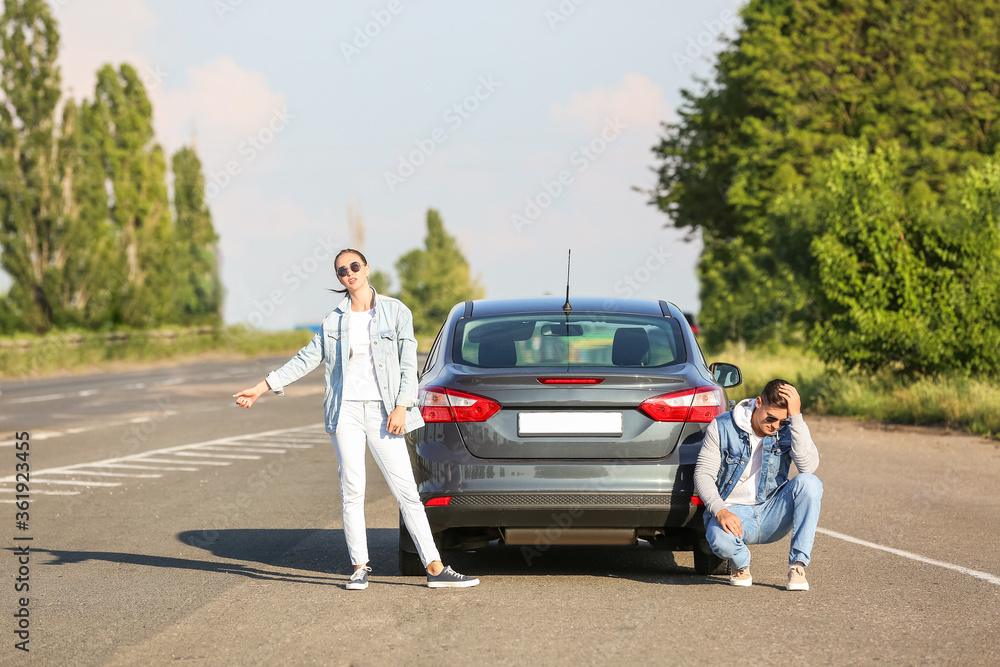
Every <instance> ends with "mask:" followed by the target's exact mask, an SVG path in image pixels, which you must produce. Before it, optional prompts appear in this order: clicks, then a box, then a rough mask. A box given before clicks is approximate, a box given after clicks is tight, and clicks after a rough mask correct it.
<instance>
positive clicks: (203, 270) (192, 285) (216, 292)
mask: <svg viewBox="0 0 1000 667" xmlns="http://www.w3.org/2000/svg"><path fill="white" fill-rule="evenodd" d="M173 172H174V214H175V219H176V224H175V232H176V238H177V252H176V265H175V268H174V272H175V274H176V276H177V281H178V285H177V290H176V292H175V293H174V301H175V312H176V313H177V314H178V316H179V318H180V322H181V323H182V324H190V323H218V322H219V321H220V320H221V314H220V309H221V308H222V283H221V281H220V280H219V268H218V246H217V243H218V240H219V237H218V235H217V234H216V233H215V228H214V227H213V225H212V214H211V212H210V211H209V210H208V206H207V204H206V203H205V177H204V175H203V174H202V171H201V160H199V159H198V155H197V153H195V150H194V148H190V147H185V148H182V149H180V150H179V151H177V152H176V153H175V154H174V157H173Z"/></svg>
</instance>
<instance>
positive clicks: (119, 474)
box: [46, 468, 163, 478]
mask: <svg viewBox="0 0 1000 667" xmlns="http://www.w3.org/2000/svg"><path fill="white" fill-rule="evenodd" d="M46 474H47V475H97V476H98V477H146V478H153V477H163V475H150V474H149V473H136V472H102V471H100V470H84V469H83V468H77V469H76V470H50V471H48V472H47V473H46Z"/></svg>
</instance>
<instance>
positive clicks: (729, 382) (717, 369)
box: [708, 361, 743, 389]
mask: <svg viewBox="0 0 1000 667" xmlns="http://www.w3.org/2000/svg"><path fill="white" fill-rule="evenodd" d="M708 370H710V371H712V377H713V378H714V379H715V381H716V382H718V383H719V384H720V385H721V386H722V387H723V388H724V389H729V388H730V387H737V386H739V385H741V384H743V373H741V372H740V368H739V366H736V365H734V364H727V363H726V362H724V361H717V362H715V363H714V364H712V365H710V366H709V367H708Z"/></svg>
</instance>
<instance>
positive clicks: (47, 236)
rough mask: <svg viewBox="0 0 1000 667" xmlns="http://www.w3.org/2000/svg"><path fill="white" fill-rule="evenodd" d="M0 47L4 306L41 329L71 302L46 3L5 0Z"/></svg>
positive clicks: (56, 80)
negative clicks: (8, 280) (9, 283)
mask: <svg viewBox="0 0 1000 667" xmlns="http://www.w3.org/2000/svg"><path fill="white" fill-rule="evenodd" d="M0 48H2V56H0V90H2V93H3V96H2V99H0V239H2V244H3V255H2V266H3V268H4V269H5V270H6V271H7V272H8V273H9V274H10V275H11V277H12V278H13V281H14V284H13V287H12V288H11V290H10V292H9V294H8V297H7V298H9V299H10V301H11V303H10V304H9V305H8V306H7V309H6V310H7V312H8V314H10V313H14V312H16V313H19V316H20V318H21V319H22V323H21V324H22V325H23V326H27V327H28V328H30V329H33V330H35V331H37V332H45V331H48V330H49V329H50V328H51V327H52V325H53V323H54V322H55V321H57V320H58V319H60V318H61V317H63V316H64V315H65V311H66V310H67V308H68V307H69V304H68V303H66V300H65V294H66V292H67V290H66V287H65V285H64V278H65V275H64V269H65V266H66V263H67V261H68V259H69V258H68V247H67V243H66V241H67V235H68V233H69V232H70V230H69V227H70V226H71V222H70V221H68V220H67V219H66V216H65V202H64V200H63V192H62V187H61V186H62V182H61V179H60V172H61V171H62V169H63V166H64V165H62V164H61V154H60V148H61V146H62V143H61V142H60V140H59V137H58V132H57V123H56V105H57V104H58V102H59V95H60V90H59V84H60V76H59V68H58V67H57V65H56V58H57V56H58V53H59V33H58V31H57V30H56V24H55V20H54V19H53V18H52V15H51V12H50V11H49V7H48V5H47V4H46V3H45V2H43V1H42V0H6V1H5V2H4V10H3V15H2V16H0ZM10 321H11V320H9V319H8V322H10Z"/></svg>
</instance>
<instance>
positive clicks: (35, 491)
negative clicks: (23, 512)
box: [0, 489, 80, 496]
mask: <svg viewBox="0 0 1000 667" xmlns="http://www.w3.org/2000/svg"><path fill="white" fill-rule="evenodd" d="M0 493H19V491H18V490H17V489H0ZM31 493H32V495H38V496H78V495H80V492H79V491H39V490H38V489H32V490H31Z"/></svg>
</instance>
